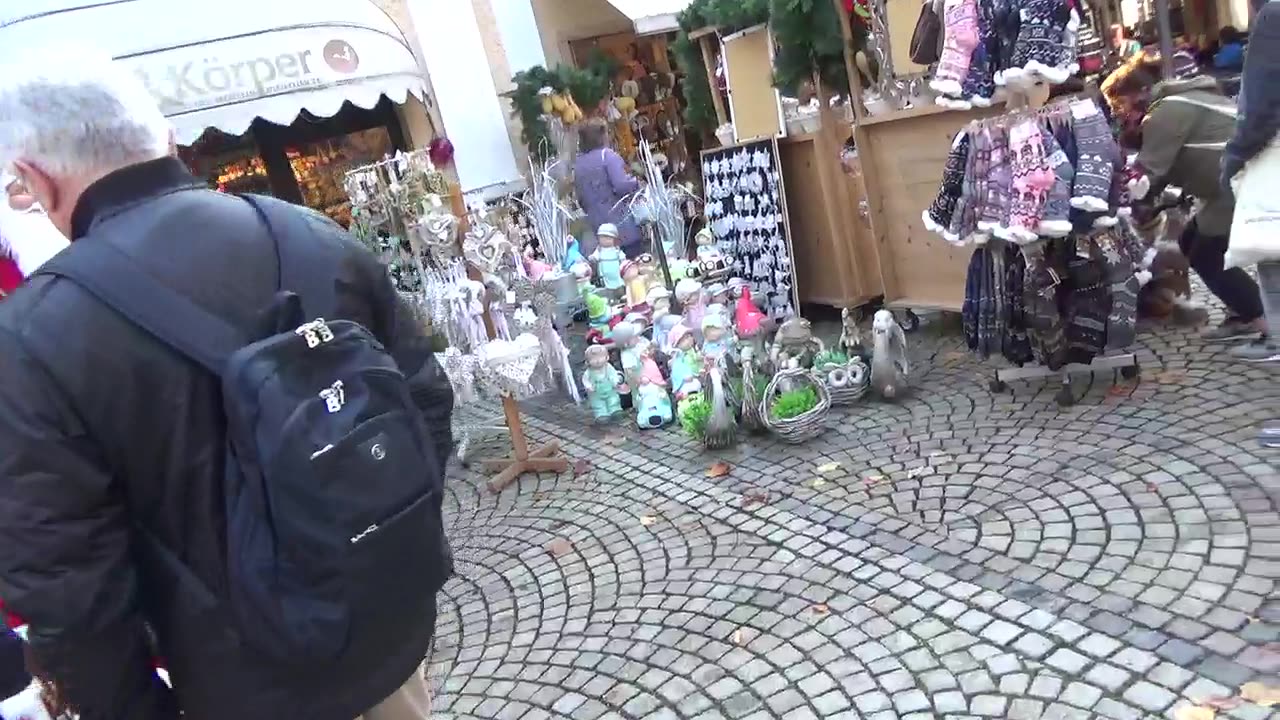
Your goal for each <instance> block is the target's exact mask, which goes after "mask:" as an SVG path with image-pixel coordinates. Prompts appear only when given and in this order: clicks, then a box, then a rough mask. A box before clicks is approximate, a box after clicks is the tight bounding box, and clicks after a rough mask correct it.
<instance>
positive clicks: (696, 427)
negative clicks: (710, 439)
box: [679, 393, 711, 440]
mask: <svg viewBox="0 0 1280 720" xmlns="http://www.w3.org/2000/svg"><path fill="white" fill-rule="evenodd" d="M679 417H680V429H681V430H682V431H684V434H685V435H688V436H689V437H691V438H693V439H694V440H701V439H702V436H703V434H704V433H706V431H707V420H709V419H710V418H711V403H710V401H708V400H707V399H706V398H705V397H703V396H702V394H701V393H694V394H692V395H690V396H689V397H687V398H685V399H684V400H681V401H680V408H679Z"/></svg>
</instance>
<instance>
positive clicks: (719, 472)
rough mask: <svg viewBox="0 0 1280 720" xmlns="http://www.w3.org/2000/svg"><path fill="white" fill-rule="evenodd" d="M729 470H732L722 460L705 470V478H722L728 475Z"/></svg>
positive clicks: (730, 466) (731, 467)
mask: <svg viewBox="0 0 1280 720" xmlns="http://www.w3.org/2000/svg"><path fill="white" fill-rule="evenodd" d="M731 470H733V466H732V465H730V464H729V463H727V462H724V461H723V460H722V461H720V462H718V463H715V464H714V465H712V466H711V467H709V468H707V477H709V478H720V477H724V476H725V475H728V474H729V472H730V471H731Z"/></svg>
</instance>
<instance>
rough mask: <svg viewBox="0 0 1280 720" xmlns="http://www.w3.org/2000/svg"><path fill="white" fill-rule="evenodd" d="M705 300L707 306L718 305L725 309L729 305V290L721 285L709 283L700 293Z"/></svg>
mask: <svg viewBox="0 0 1280 720" xmlns="http://www.w3.org/2000/svg"><path fill="white" fill-rule="evenodd" d="M702 294H703V296H704V297H706V299H707V305H719V306H721V307H727V306H728V305H729V288H727V287H725V286H724V284H723V283H711V284H710V285H708V286H707V287H706V289H705V290H703V291H702Z"/></svg>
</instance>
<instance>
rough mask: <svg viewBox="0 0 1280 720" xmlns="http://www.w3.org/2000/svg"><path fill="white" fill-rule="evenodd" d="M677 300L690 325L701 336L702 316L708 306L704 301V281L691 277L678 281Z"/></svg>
mask: <svg viewBox="0 0 1280 720" xmlns="http://www.w3.org/2000/svg"><path fill="white" fill-rule="evenodd" d="M676 301H677V302H679V303H680V308H681V309H682V310H683V311H684V317H685V320H687V321H688V325H689V327H690V328H691V329H693V330H695V331H696V333H697V335H696V337H699V338H700V336H701V334H702V316H703V315H705V314H706V306H705V305H704V304H703V302H702V283H700V282H698V281H697V280H692V279H689V278H685V279H684V280H681V281H680V282H678V283H676Z"/></svg>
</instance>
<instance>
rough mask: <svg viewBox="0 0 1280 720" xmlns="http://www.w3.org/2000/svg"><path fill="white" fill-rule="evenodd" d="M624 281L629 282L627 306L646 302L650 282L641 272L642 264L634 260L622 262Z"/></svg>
mask: <svg viewBox="0 0 1280 720" xmlns="http://www.w3.org/2000/svg"><path fill="white" fill-rule="evenodd" d="M622 281H623V282H625V283H626V284H627V307H638V306H640V305H643V304H645V301H646V296H647V295H648V294H649V283H648V281H647V280H646V279H645V277H644V274H643V273H642V272H641V268H640V265H639V264H638V263H636V262H635V261H634V260H627V261H626V262H624V263H622Z"/></svg>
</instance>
